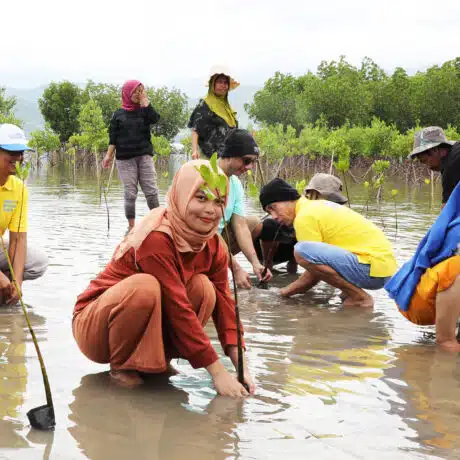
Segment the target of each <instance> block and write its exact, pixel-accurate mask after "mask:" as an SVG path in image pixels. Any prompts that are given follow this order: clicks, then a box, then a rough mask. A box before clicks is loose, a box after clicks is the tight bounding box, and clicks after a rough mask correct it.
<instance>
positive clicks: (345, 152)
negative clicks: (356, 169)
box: [335, 144, 351, 208]
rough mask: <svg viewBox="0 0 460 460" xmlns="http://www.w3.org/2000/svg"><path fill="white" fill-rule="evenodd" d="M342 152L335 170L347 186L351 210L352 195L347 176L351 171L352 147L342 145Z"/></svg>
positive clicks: (348, 202)
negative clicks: (349, 190)
mask: <svg viewBox="0 0 460 460" xmlns="http://www.w3.org/2000/svg"><path fill="white" fill-rule="evenodd" d="M340 147H341V148H340V151H339V161H337V163H336V164H335V169H337V171H340V172H341V173H342V177H343V183H344V185H345V192H346V194H347V198H348V201H347V204H348V207H349V208H351V202H350V194H349V193H348V183H347V176H346V173H347V172H348V171H349V169H350V147H348V145H346V144H340Z"/></svg>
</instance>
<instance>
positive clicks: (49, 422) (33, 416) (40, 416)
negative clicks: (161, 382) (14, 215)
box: [0, 235, 56, 430]
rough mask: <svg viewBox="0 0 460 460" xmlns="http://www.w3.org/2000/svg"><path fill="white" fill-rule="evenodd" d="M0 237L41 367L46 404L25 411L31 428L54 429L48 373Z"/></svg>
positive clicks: (54, 419)
mask: <svg viewBox="0 0 460 460" xmlns="http://www.w3.org/2000/svg"><path fill="white" fill-rule="evenodd" d="M0 239H1V242H2V249H3V253H4V255H5V258H6V262H7V263H8V268H9V270H10V274H11V280H12V283H13V286H14V288H15V289H16V292H17V294H18V296H19V302H20V304H21V307H22V311H23V313H24V316H25V318H26V321H27V326H28V327H29V331H30V334H31V335H32V341H33V343H34V346H35V350H36V352H37V356H38V360H39V362H40V367H41V371H42V377H43V384H44V386H45V394H46V404H45V405H43V406H39V407H35V408H33V409H31V410H29V412H27V418H28V419H29V422H30V424H31V425H32V427H33V428H37V429H38V430H52V429H54V427H55V425H56V418H55V415H54V405H53V398H52V395H51V388H50V384H49V380H48V374H47V372H46V368H45V362H44V360H43V356H42V354H41V351H40V347H39V346H38V341H37V337H36V335H35V332H34V330H33V328H32V324H31V322H30V319H29V315H28V314H27V310H26V306H25V304H24V301H23V299H22V293H21V289H20V288H19V284H18V283H17V280H16V275H15V274H14V270H13V265H12V264H11V260H10V257H9V255H8V251H7V249H6V245H5V241H4V240H3V236H1V235H0Z"/></svg>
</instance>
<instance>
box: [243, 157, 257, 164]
mask: <svg viewBox="0 0 460 460" xmlns="http://www.w3.org/2000/svg"><path fill="white" fill-rule="evenodd" d="M241 159H242V160H243V164H244V166H248V165H250V164H251V163H255V162H256V161H257V160H256V159H255V158H245V157H243V158H241Z"/></svg>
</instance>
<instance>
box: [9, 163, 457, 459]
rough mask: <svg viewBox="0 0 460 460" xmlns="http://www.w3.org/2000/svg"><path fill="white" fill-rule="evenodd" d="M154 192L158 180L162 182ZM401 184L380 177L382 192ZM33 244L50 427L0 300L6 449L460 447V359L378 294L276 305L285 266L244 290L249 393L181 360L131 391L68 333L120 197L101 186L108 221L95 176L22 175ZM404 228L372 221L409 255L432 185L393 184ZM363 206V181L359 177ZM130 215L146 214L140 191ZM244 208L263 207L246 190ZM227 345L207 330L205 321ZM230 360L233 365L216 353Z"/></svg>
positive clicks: (31, 358) (264, 451) (424, 451)
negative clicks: (369, 300)
mask: <svg viewBox="0 0 460 460" xmlns="http://www.w3.org/2000/svg"><path fill="white" fill-rule="evenodd" d="M160 178H161V181H162V190H163V192H162V200H164V192H165V190H166V186H167V184H166V182H167V179H166V178H164V177H162V176H161V174H160ZM393 186H394V185H392V184H389V187H393ZM29 187H30V205H29V213H30V214H29V215H30V232H29V238H30V239H29V241H30V242H31V244H32V243H34V244H38V245H42V246H43V247H44V248H45V249H46V251H47V253H48V255H49V258H50V266H49V269H48V271H47V273H46V274H45V276H44V277H42V278H41V279H39V280H36V281H31V282H27V283H25V285H24V288H25V300H26V303H27V304H28V305H29V306H30V314H31V320H32V323H33V326H34V328H35V331H36V333H37V336H38V338H39V340H40V346H41V348H42V352H43V354H44V357H45V362H46V366H47V369H48V373H49V377H50V381H51V386H52V391H53V396H54V400H55V408H56V417H57V427H56V430H55V431H54V433H41V432H37V431H34V430H31V428H30V427H29V425H28V420H27V417H26V412H27V411H28V410H29V409H30V408H32V407H36V406H38V405H41V404H44V402H45V395H44V391H43V385H42V380H41V374H40V368H39V363H38V360H37V358H36V355H35V350H34V348H33V344H32V343H31V341H30V336H29V333H28V331H27V325H26V322H25V320H24V318H23V315H22V312H21V310H20V309H19V308H18V307H14V308H2V309H1V310H0V458H8V459H10V458H11V459H17V458H18V459H22V458H24V459H29V458H31V459H36V458H52V459H55V458H56V459H74V458H75V459H79V458H90V459H127V458H129V459H176V458H177V459H179V458H187V459H190V460H194V459H236V458H241V459H268V458H280V457H284V458H289V459H291V458H292V459H297V458H298V459H304V458H312V459H323V458H324V459H329V458H331V459H349V458H350V459H352V458H353V459H354V458H358V459H361V458H362V459H370V458H372V459H373V458H382V459H400V458H401V459H405V458H408V459H410V458H449V459H454V458H460V438H459V435H460V423H459V422H460V417H459V415H460V390H459V382H460V366H459V364H460V358H459V357H457V356H453V355H449V354H446V353H443V352H439V351H438V350H437V349H436V348H435V346H434V344H433V343H434V342H433V335H432V331H433V329H432V328H417V327H415V326H413V325H412V324H410V323H409V322H407V321H406V320H405V319H404V318H403V317H402V316H400V314H399V313H398V311H397V309H396V307H395V306H394V304H393V302H392V301H390V300H389V298H388V297H387V296H386V295H385V293H384V291H377V292H376V293H375V297H376V306H375V309H374V311H373V312H362V311H357V310H354V309H349V310H344V309H343V308H342V307H341V305H340V299H339V298H338V296H337V295H336V294H337V293H336V292H334V290H333V289H330V288H328V287H326V286H324V285H320V286H318V287H317V288H315V289H314V290H313V291H312V292H310V293H308V294H306V295H304V296H297V297H295V298H293V299H289V300H283V299H280V298H279V296H278V293H277V291H278V289H279V287H281V286H283V285H285V284H286V283H287V282H288V276H287V275H286V274H281V275H279V276H278V278H277V280H276V282H275V283H272V287H271V289H270V290H269V291H261V290H257V289H253V290H251V291H249V292H244V291H241V292H240V295H239V297H240V303H241V314H242V321H243V323H244V325H245V329H246V342H247V346H248V357H249V361H250V367H251V369H252V372H253V374H254V376H255V378H256V380H257V385H258V387H257V393H256V395H255V396H254V397H251V398H248V399H246V400H244V401H233V400H229V399H226V398H221V397H216V393H215V391H214V390H213V388H212V383H211V379H210V378H209V377H208V375H207V373H206V371H204V370H193V369H192V368H191V367H190V366H189V365H188V364H187V363H186V361H184V360H179V361H177V360H174V361H173V365H174V367H176V369H178V370H179V371H180V373H179V374H178V375H175V376H155V377H152V378H151V379H150V380H149V381H148V382H147V383H146V385H144V386H143V387H142V388H139V389H136V390H134V391H133V390H124V389H120V388H117V387H115V386H114V385H113V384H112V383H111V382H110V381H109V379H108V375H107V370H108V366H107V365H98V364H95V363H92V362H90V361H88V360H87V359H86V358H85V357H84V356H83V355H82V354H81V353H80V351H79V350H78V348H77V346H76V344H75V342H74V340H73V337H72V332H71V317H72V309H73V305H74V302H75V298H76V296H77V294H79V293H80V292H81V291H82V290H83V289H84V288H85V287H86V285H87V284H88V282H89V280H90V279H91V278H92V277H93V276H94V275H95V274H97V273H98V272H99V271H100V270H101V269H102V267H103V266H104V265H105V263H106V262H107V261H108V259H109V258H110V256H111V254H112V252H113V249H114V247H115V245H116V244H117V243H118V242H119V240H120V238H121V237H122V236H123V234H124V231H125V228H126V224H125V219H124V216H123V206H122V193H121V187H120V185H119V183H117V182H115V183H114V185H113V187H112V189H111V191H110V196H109V205H110V215H111V219H110V220H111V229H110V232H109V234H107V216H106V211H105V207H104V205H103V204H102V205H100V204H99V199H98V193H97V184H96V182H95V180H94V179H93V178H89V177H86V178H85V175H84V174H83V173H82V177H81V178H79V179H77V181H76V183H75V184H74V183H73V181H72V179H69V176H68V175H66V174H63V173H62V172H59V171H58V170H56V169H52V170H49V171H46V170H44V171H41V172H40V174H39V175H36V176H35V177H31V178H30V179H29ZM399 188H400V194H399V196H398V232H397V235H396V236H395V218H394V204H393V202H392V201H391V200H388V201H387V202H385V203H384V204H383V205H382V208H381V210H380V212H379V211H378V209H377V207H376V206H375V205H373V206H372V207H371V214H372V218H373V219H375V221H376V222H377V223H378V224H379V225H382V221H383V225H384V226H385V231H386V233H387V234H388V236H389V237H390V239H391V241H394V246H395V251H396V253H397V257H398V261H399V262H402V261H405V260H407V258H408V257H410V255H411V254H412V252H413V251H414V249H415V247H416V245H417V243H418V241H419V240H420V239H421V237H422V236H423V234H424V233H425V231H426V230H427V228H428V227H429V225H430V224H431V223H432V222H433V221H434V219H435V218H436V213H437V212H438V209H439V201H438V198H437V197H439V194H440V191H439V190H436V191H435V192H436V199H435V200H434V201H433V200H432V199H431V197H430V187H429V186H425V185H424V186H422V187H418V188H417V187H405V186H404V185H403V184H401V185H400V187H399ZM352 196H353V202H352V204H353V206H354V207H356V208H357V209H358V208H359V206H357V205H356V204H358V205H359V204H360V205H361V207H363V205H364V203H365V201H366V198H365V192H364V191H363V188H362V186H354V187H352ZM137 209H138V215H143V214H145V212H146V210H147V208H146V204H145V200H144V199H143V198H139V200H138V204H137ZM248 209H249V210H250V212H251V213H257V214H262V213H261V210H260V209H259V208H258V207H257V203H256V202H255V201H254V200H252V199H248ZM207 330H208V331H209V333H210V335H211V337H212V339H213V343H214V344H215V345H216V348H217V349H218V350H219V351H220V352H221V349H220V347H219V345H218V342H217V338H216V334H215V331H214V330H213V328H212V326H211V327H208V329H207ZM224 362H225V363H226V365H227V366H228V367H229V368H231V364H230V363H229V361H228V360H227V359H226V358H225V359H224Z"/></svg>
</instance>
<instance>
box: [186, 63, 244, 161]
mask: <svg viewBox="0 0 460 460" xmlns="http://www.w3.org/2000/svg"><path fill="white" fill-rule="evenodd" d="M207 85H208V94H207V96H206V97H205V98H204V99H201V100H200V102H199V103H198V105H197V106H196V107H195V109H194V110H193V112H192V115H191V116H190V120H189V123H188V127H189V128H191V129H192V159H193V160H197V159H199V158H200V152H199V150H201V153H202V154H203V155H204V156H205V157H207V158H211V156H212V154H213V153H214V152H217V153H219V152H220V150H221V148H222V145H223V142H224V139H225V136H226V135H227V133H228V132H229V130H230V129H232V128H238V121H237V119H236V112H235V111H234V110H233V108H232V107H231V105H230V103H229V102H228V93H229V91H232V90H234V89H235V88H237V87H238V86H239V85H240V84H239V83H238V82H237V81H236V80H235V79H234V78H232V76H231V75H230V72H229V71H228V70H227V69H226V68H225V67H222V66H215V67H213V68H212V69H211V72H210V74H209V79H208V81H207Z"/></svg>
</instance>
